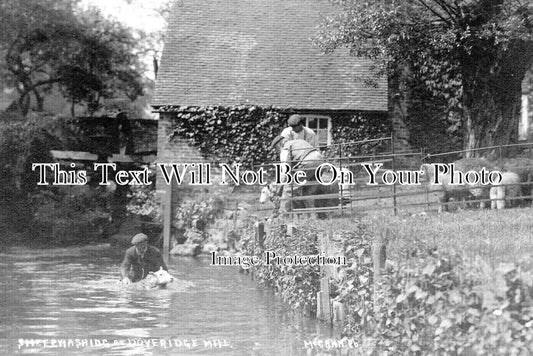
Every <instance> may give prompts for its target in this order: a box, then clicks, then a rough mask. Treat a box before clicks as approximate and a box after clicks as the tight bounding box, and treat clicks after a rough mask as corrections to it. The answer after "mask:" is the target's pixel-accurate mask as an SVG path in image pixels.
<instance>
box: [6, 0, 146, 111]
mask: <svg viewBox="0 0 533 356" xmlns="http://www.w3.org/2000/svg"><path fill="white" fill-rule="evenodd" d="M139 42H140V38H139V36H137V37H136V34H134V33H133V32H132V31H131V30H130V29H128V28H126V27H124V26H123V25H122V24H120V23H118V22H116V21H113V20H110V19H108V18H105V17H103V16H102V15H101V14H100V13H99V12H98V11H96V10H94V9H89V10H85V11H82V10H81V9H80V8H79V7H78V2H77V1H76V0H42V1H37V2H36V1H31V0H20V1H19V0H2V2H0V53H1V54H2V57H3V61H2V62H1V63H0V68H1V70H2V74H3V76H4V78H5V83H4V85H5V86H11V87H15V88H16V89H17V91H18V94H19V97H18V101H17V104H18V105H17V106H18V109H19V110H20V112H21V113H22V114H23V115H26V114H27V112H28V110H29V107H30V104H31V100H32V98H34V99H35V101H36V107H37V110H38V111H42V110H43V106H44V100H45V97H46V94H47V93H49V92H50V91H51V90H52V88H53V87H54V85H55V86H56V87H58V88H60V90H61V91H62V92H63V93H64V95H65V97H66V98H67V100H69V101H70V102H71V103H72V111H73V108H74V104H77V103H81V102H84V103H87V106H88V109H89V112H91V111H95V110H96V109H97V108H98V105H99V102H100V100H101V98H109V97H113V96H115V95H116V94H117V93H119V92H122V93H124V94H125V95H126V96H127V97H128V98H130V99H131V100H134V99H135V98H136V97H137V96H139V95H141V94H142V88H143V80H142V76H141V74H140V73H141V72H142V69H141V64H140V63H139V61H138V57H137V56H136V53H135V49H136V46H137V45H138V43H139ZM73 114H74V113H73Z"/></svg>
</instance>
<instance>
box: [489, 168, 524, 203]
mask: <svg viewBox="0 0 533 356" xmlns="http://www.w3.org/2000/svg"><path fill="white" fill-rule="evenodd" d="M520 191H521V190H520V176H519V175H518V174H517V173H515V172H502V180H501V182H499V183H495V184H493V185H492V187H491V188H490V199H491V202H490V207H491V209H504V208H505V207H506V206H507V207H512V206H514V205H515V204H516V202H517V201H516V200H515V199H513V198H516V197H518V196H520Z"/></svg>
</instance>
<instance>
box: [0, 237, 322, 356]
mask: <svg viewBox="0 0 533 356" xmlns="http://www.w3.org/2000/svg"><path fill="white" fill-rule="evenodd" d="M122 253H123V250H122V249H118V248H114V247H112V246H110V245H108V244H102V245H96V246H86V247H69V248H59V249H29V248H22V247H16V248H11V249H9V250H7V251H4V252H3V253H0V271H1V272H2V276H1V277H0V305H1V309H0V353H1V354H5V355H13V354H39V355H41V354H42V355H160V354H165V355H189V354H193V355H211V354H213V355H307V354H315V352H314V351H313V352H310V351H309V349H306V348H305V347H304V346H305V342H306V341H309V340H312V339H327V338H331V337H332V335H331V331H330V329H329V328H328V327H325V326H324V325H322V324H320V323H317V322H316V321H315V320H314V319H311V318H307V317H303V316H301V315H298V314H297V313H293V312H291V311H290V310H288V309H287V306H286V305H285V304H284V303H282V302H281V301H280V300H279V298H278V297H276V296H274V295H273V294H272V293H271V292H270V291H268V290H263V289H261V288H259V287H257V285H256V284H255V282H253V281H252V280H251V279H250V278H249V276H246V275H243V274H240V273H238V272H237V270H236V268H235V267H219V266H209V260H208V259H207V258H177V257H171V258H170V261H169V263H168V267H169V271H170V273H171V274H172V275H174V276H175V277H176V278H177V280H176V281H174V282H173V284H172V285H171V286H170V287H169V288H167V289H156V290H143V289H136V288H129V289H126V288H124V287H122V286H121V285H120V284H119V283H118V278H119V277H118V265H119V264H120V262H121V259H122Z"/></svg>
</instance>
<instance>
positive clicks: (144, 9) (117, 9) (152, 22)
mask: <svg viewBox="0 0 533 356" xmlns="http://www.w3.org/2000/svg"><path fill="white" fill-rule="evenodd" d="M167 2H168V1H167V0H155V1H154V0H152V1H146V0H144V1H142V0H130V1H126V0H84V1H83V3H84V4H85V5H87V4H91V5H95V6H97V7H99V8H100V9H101V10H102V12H103V13H104V14H106V15H110V16H113V17H116V18H117V19H118V20H120V21H122V22H124V23H126V24H127V25H129V26H131V27H134V28H138V29H143V30H145V31H147V32H152V31H159V30H161V29H162V28H163V27H164V20H163V18H162V17H161V15H160V14H159V13H158V12H157V11H156V9H157V8H160V7H161V6H163V5H164V4H165V3H167Z"/></svg>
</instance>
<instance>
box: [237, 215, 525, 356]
mask: <svg viewBox="0 0 533 356" xmlns="http://www.w3.org/2000/svg"><path fill="white" fill-rule="evenodd" d="M531 213H532V209H531V208H527V209H513V210H505V211H488V210H485V211H463V212H460V213H450V214H418V215H413V216H392V215H387V214H386V213H384V212H383V213H377V214H373V215H360V216H359V217H358V218H356V219H354V218H353V217H351V218H346V217H345V218H342V217H338V218H334V219H330V220H328V221H320V222H315V221H311V220H306V221H305V222H303V223H298V222H296V223H295V224H296V229H297V231H299V233H298V234H296V235H295V236H288V235H287V234H285V233H283V231H284V230H283V227H282V226H283V224H286V223H287V221H284V222H278V223H274V225H273V227H272V228H271V229H270V232H269V233H268V234H267V241H270V242H268V244H269V245H268V246H265V248H266V247H268V248H269V249H270V248H272V249H275V250H279V251H280V253H285V254H295V253H296V254H299V253H301V254H310V253H316V251H317V249H318V242H316V238H315V237H316V234H317V233H321V232H325V231H330V232H331V233H332V234H333V235H335V236H336V237H337V238H336V240H337V241H339V244H340V245H341V246H342V251H343V252H344V255H345V256H346V257H347V260H348V263H347V265H345V266H341V267H340V268H339V269H338V271H337V272H338V273H337V278H335V279H334V280H331V283H332V284H331V292H330V297H331V298H332V301H338V302H341V303H342V304H343V306H344V311H345V319H344V321H343V325H342V328H343V331H342V333H343V335H344V336H347V337H360V338H362V339H361V341H362V344H363V345H365V353H367V354H383V353H384V352H388V353H389V354H413V355H417V354H428V353H429V354H494V353H497V354H514V355H525V354H530V353H531V352H533V346H532V345H533V333H532V328H533V310H532V300H533V284H532V281H533V278H532V277H533V257H532V256H531V251H532V250H533V236H531V233H530V231H532V228H533V226H532V225H533V222H532V221H531V219H530V216H531ZM275 224H281V225H275ZM247 234H248V237H246V236H245V237H244V239H248V240H246V241H248V243H244V244H243V247H244V251H245V253H251V254H253V253H255V254H257V253H258V251H257V247H256V245H254V242H253V231H252V230H249V231H248V232H247ZM250 235H251V236H252V237H251V238H250V237H249V236H250ZM380 235H383V236H385V240H386V241H385V242H386V248H387V262H386V265H385V267H384V269H383V270H382V276H381V278H380V280H379V281H378V282H377V283H376V281H374V280H373V278H374V275H373V260H372V243H373V242H374V241H375V239H376V237H377V236H380ZM272 241H275V242H272ZM250 246H255V247H250ZM310 268H311V267H301V266H293V267H286V266H283V267H273V266H254V267H252V271H253V272H252V273H253V275H254V278H255V279H256V280H258V282H259V283H261V284H265V285H268V286H271V287H272V288H273V289H274V290H275V291H276V292H277V293H278V294H279V295H280V296H281V297H282V298H283V299H284V300H286V301H287V302H288V303H289V304H290V305H291V306H294V307H297V306H300V307H303V308H304V309H303V310H305V311H308V312H309V311H311V312H313V311H314V310H316V292H317V291H318V288H319V287H318V286H319V279H320V278H321V276H322V275H321V272H320V271H319V270H313V269H312V268H311V269H310ZM287 282H288V283H287ZM375 286H377V289H376V294H374V287H375Z"/></svg>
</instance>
